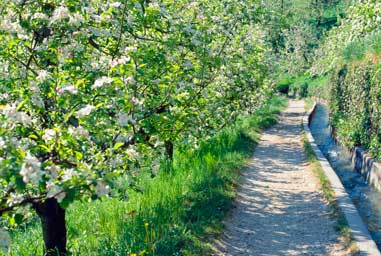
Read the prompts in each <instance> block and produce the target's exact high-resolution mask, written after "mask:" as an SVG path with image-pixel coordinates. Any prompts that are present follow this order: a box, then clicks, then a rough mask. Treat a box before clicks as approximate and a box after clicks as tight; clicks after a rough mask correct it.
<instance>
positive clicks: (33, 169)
mask: <svg viewBox="0 0 381 256" xmlns="http://www.w3.org/2000/svg"><path fill="white" fill-rule="evenodd" d="M20 175H21V176H22V180H23V181H24V182H25V183H32V184H33V185H38V183H39V182H40V180H41V176H42V173H41V162H40V161H39V160H38V159H37V158H36V157H34V156H32V155H31V154H30V153H29V152H28V153H27V156H26V158H25V160H24V164H23V165H22V168H21V171H20Z"/></svg>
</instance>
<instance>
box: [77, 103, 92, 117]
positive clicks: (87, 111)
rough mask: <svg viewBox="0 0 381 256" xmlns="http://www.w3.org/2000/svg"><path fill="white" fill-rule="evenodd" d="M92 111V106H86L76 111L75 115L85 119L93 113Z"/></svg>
mask: <svg viewBox="0 0 381 256" xmlns="http://www.w3.org/2000/svg"><path fill="white" fill-rule="evenodd" d="M93 109H95V107H94V106H92V105H86V106H84V107H83V108H81V109H80V110H78V111H77V112H76V114H77V116H78V117H85V116H88V115H90V113H91V111H93Z"/></svg>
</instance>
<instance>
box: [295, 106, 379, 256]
mask: <svg viewBox="0 0 381 256" xmlns="http://www.w3.org/2000/svg"><path fill="white" fill-rule="evenodd" d="M315 110H316V102H315V103H314V105H313V107H312V108H311V110H310V111H308V112H307V113H306V115H305V116H304V118H303V127H304V131H305V132H306V135H307V138H308V141H309V142H310V144H311V147H312V149H313V151H314V153H315V155H316V157H317V159H318V160H319V162H320V164H321V166H322V168H323V171H324V173H325V175H326V176H327V178H328V179H329V181H330V183H331V187H332V189H333V191H334V193H335V197H336V200H337V203H338V205H339V207H340V209H341V211H342V212H343V213H344V215H345V218H346V220H347V222H348V225H349V228H350V229H351V233H352V235H353V237H354V239H355V241H356V244H357V247H358V248H359V250H360V255H369V256H381V253H380V251H379V250H378V248H377V245H376V243H375V242H374V240H373V239H372V237H371V235H370V233H369V231H368V228H367V227H366V225H365V224H364V222H363V221H362V219H361V217H360V215H359V213H358V211H357V209H356V207H355V205H354V204H353V202H352V200H351V199H350V197H349V195H348V194H347V192H346V191H345V189H344V186H343V184H342V183H341V181H340V179H339V177H338V176H337V175H336V173H335V171H334V170H333V169H332V167H331V165H330V164H329V162H328V160H327V159H326V158H325V156H324V155H323V153H322V152H321V151H320V149H319V147H318V146H317V144H316V143H315V140H314V138H313V136H312V134H311V130H310V127H309V124H310V120H311V118H312V116H313V114H314V112H315Z"/></svg>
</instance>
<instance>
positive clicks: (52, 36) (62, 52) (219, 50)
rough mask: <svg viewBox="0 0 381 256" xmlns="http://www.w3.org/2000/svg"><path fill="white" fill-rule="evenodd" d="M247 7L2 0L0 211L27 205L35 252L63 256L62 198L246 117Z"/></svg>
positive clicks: (255, 78)
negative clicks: (38, 233) (34, 219)
mask: <svg viewBox="0 0 381 256" xmlns="http://www.w3.org/2000/svg"><path fill="white" fill-rule="evenodd" d="M257 2H258V1H254V0H252V1H250V0H245V1H242V0H241V1H238V0H222V1H221V0H213V1H201V0H200V1H198V0H195V1H190V0H180V1H172V0H165V1H149V0H128V1H123V2H114V1H106V0H92V1H90V0H83V1H74V0H65V1H58V0H51V1H42V0H38V1H29V0H17V1H16V0H4V1H2V6H1V7H0V16H1V24H0V31H1V32H0V40H1V42H2V43H1V45H0V84H1V86H0V157H1V158H0V197H1V199H0V214H1V215H3V216H7V217H8V218H12V219H13V220H14V221H16V222H20V221H23V217H22V213H23V212H24V211H25V207H28V205H29V206H32V207H33V209H34V210H35V212H36V213H37V214H38V215H39V217H40V218H41V223H42V229H43V237H44V242H45V250H46V252H47V253H52V254H54V253H56V252H59V253H61V254H65V253H66V250H67V249H66V228H65V208H66V207H67V206H68V205H69V204H70V203H71V202H72V201H74V200H79V199H87V200H89V199H96V198H99V197H102V196H106V195H108V193H109V190H110V186H112V184H113V181H114V179H115V178H116V177H118V176H120V175H129V174H131V173H134V172H138V171H139V169H140V168H142V166H149V168H150V169H151V170H152V171H155V170H157V169H158V166H159V164H160V161H161V159H163V158H165V157H170V158H171V157H172V155H173V148H174V146H175V145H177V144H179V143H184V142H186V143H188V144H189V143H193V144H197V140H198V139H199V138H205V137H206V136H210V135H211V134H213V133H215V132H216V131H218V130H219V129H220V128H221V127H223V126H224V125H226V124H227V123H229V122H231V121H233V120H235V119H236V118H237V116H239V115H241V114H245V113H250V112H252V111H253V110H255V109H256V107H258V105H259V104H260V103H261V102H262V100H263V98H264V95H266V92H267V91H268V88H267V86H266V83H265V82H264V77H265V73H266V68H265V66H264V65H263V64H261V63H262V62H263V61H262V58H263V55H262V53H263V51H264V47H263V44H262V41H261V32H260V27H259V25H258V20H257V19H258V17H259V5H258V3H257ZM0 236H4V237H7V236H6V234H5V233H4V231H1V232H0ZM5 240H7V241H8V240H9V239H4V241H5ZM0 246H2V245H0ZM3 247H4V246H3Z"/></svg>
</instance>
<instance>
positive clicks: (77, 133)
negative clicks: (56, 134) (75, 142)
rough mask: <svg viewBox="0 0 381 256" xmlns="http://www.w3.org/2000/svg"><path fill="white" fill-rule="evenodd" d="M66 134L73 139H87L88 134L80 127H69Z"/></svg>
mask: <svg viewBox="0 0 381 256" xmlns="http://www.w3.org/2000/svg"><path fill="white" fill-rule="evenodd" d="M68 132H69V134H70V135H72V136H74V137H80V138H82V137H83V138H89V132H88V131H87V130H86V129H85V128H84V127H82V126H78V127H69V129H68Z"/></svg>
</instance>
